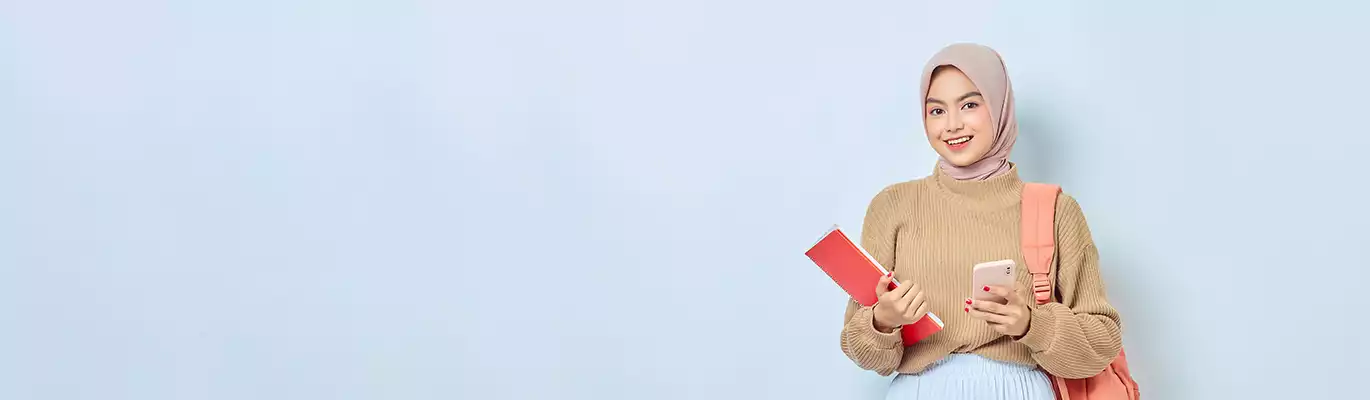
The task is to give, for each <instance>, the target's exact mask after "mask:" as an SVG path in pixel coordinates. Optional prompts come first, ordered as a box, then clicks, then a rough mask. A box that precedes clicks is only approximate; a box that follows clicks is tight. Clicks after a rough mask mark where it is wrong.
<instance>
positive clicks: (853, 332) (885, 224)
mask: <svg viewBox="0 0 1370 400" xmlns="http://www.w3.org/2000/svg"><path fill="white" fill-rule="evenodd" d="M896 200H897V198H896V197H895V193H894V189H893V187H890V188H886V189H885V190H882V191H881V192H880V193H879V194H877V195H876V196H875V198H874V199H873V200H871V203H870V206H869V207H868V208H867V209H866V217H865V221H864V223H863V224H862V227H861V247H863V248H865V249H866V252H868V253H870V255H871V257H874V258H875V260H876V262H879V263H880V265H883V266H885V268H886V269H889V270H890V271H894V268H895V265H894V249H895V236H896V234H897V232H898V224H897V221H896V220H895V219H894V218H895V216H896V215H897V213H896V212H895V209H894V208H895V205H896V204H897V201H896ZM843 321H844V322H845V323H844V324H843V326H842V332H841V343H842V353H844V354H846V355H847V357H848V358H851V360H852V361H853V362H855V363H856V365H857V366H859V367H861V368H862V369H866V370H871V371H875V372H876V373H878V374H880V375H890V374H893V373H894V372H895V370H896V369H897V368H898V367H899V363H900V362H901V361H903V358H904V346H903V338H902V336H900V330H899V329H898V328H896V329H895V330H894V331H893V332H891V333H884V332H880V331H879V330H877V329H875V310H874V308H873V307H863V306H861V304H860V303H857V302H856V300H851V299H849V300H848V301H847V309H846V313H845V315H844V317H843Z"/></svg>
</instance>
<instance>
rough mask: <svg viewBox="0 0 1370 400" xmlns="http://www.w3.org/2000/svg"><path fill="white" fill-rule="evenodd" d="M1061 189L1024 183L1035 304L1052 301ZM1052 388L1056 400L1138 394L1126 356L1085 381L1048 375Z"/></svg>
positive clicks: (1026, 252) (1128, 399) (1121, 398)
mask: <svg viewBox="0 0 1370 400" xmlns="http://www.w3.org/2000/svg"><path fill="white" fill-rule="evenodd" d="M1060 193H1061V187H1060V186H1057V185H1051V184H1044V183H1027V184H1025V185H1024V187H1023V215H1022V240H1023V257H1024V259H1025V260H1026V261H1027V265H1028V272H1030V273H1031V274H1032V293H1033V296H1034V297H1035V298H1036V300H1037V304H1038V305H1041V304H1046V303H1047V302H1050V301H1051V299H1052V289H1053V288H1054V287H1055V282H1053V280H1052V276H1051V265H1052V257H1053V256H1054V254H1055V252H1056V227H1055V222H1056V197H1057V195H1058V194H1060ZM1047 375H1048V376H1050V378H1051V387H1052V389H1054V390H1055V391H1056V398H1057V399H1059V400H1138V399H1140V398H1141V392H1140V391H1139V390H1138V389H1137V382H1136V381H1134V380H1132V374H1131V373H1129V372H1128V368H1127V355H1126V353H1125V352H1123V351H1121V350H1120V351H1119V352H1118V357H1117V358H1114V359H1113V362H1111V363H1109V365H1108V367H1106V368H1104V370H1103V372H1100V373H1099V374H1098V375H1095V376H1093V377H1089V378H1085V379H1065V378H1061V377H1058V376H1054V375H1051V374H1050V373H1047Z"/></svg>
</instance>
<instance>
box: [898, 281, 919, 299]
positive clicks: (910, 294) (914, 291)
mask: <svg viewBox="0 0 1370 400" xmlns="http://www.w3.org/2000/svg"><path fill="white" fill-rule="evenodd" d="M920 294H923V288H922V287H919V286H918V284H916V283H915V284H910V285H909V290H908V291H907V292H904V295H903V296H901V297H902V299H903V300H904V301H905V302H911V301H913V298H914V297H916V296H918V295H920Z"/></svg>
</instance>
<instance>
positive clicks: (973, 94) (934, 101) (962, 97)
mask: <svg viewBox="0 0 1370 400" xmlns="http://www.w3.org/2000/svg"><path fill="white" fill-rule="evenodd" d="M975 96H984V95H982V94H980V92H967V93H966V94H963V95H961V98H959V99H956V102H958V103H959V102H961V101H964V100H965V99H969V98H971V97H975ZM928 103H937V104H947V103H943V102H942V101H941V100H938V99H934V98H931V97H929V98H928Z"/></svg>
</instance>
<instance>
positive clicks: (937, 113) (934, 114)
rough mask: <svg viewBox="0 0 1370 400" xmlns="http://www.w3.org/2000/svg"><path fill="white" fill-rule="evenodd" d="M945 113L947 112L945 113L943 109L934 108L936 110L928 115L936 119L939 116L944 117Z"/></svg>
mask: <svg viewBox="0 0 1370 400" xmlns="http://www.w3.org/2000/svg"><path fill="white" fill-rule="evenodd" d="M944 112H945V111H942V109H940V108H934V109H932V111H928V115H931V116H934V117H936V116H938V115H942V113H944Z"/></svg>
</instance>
